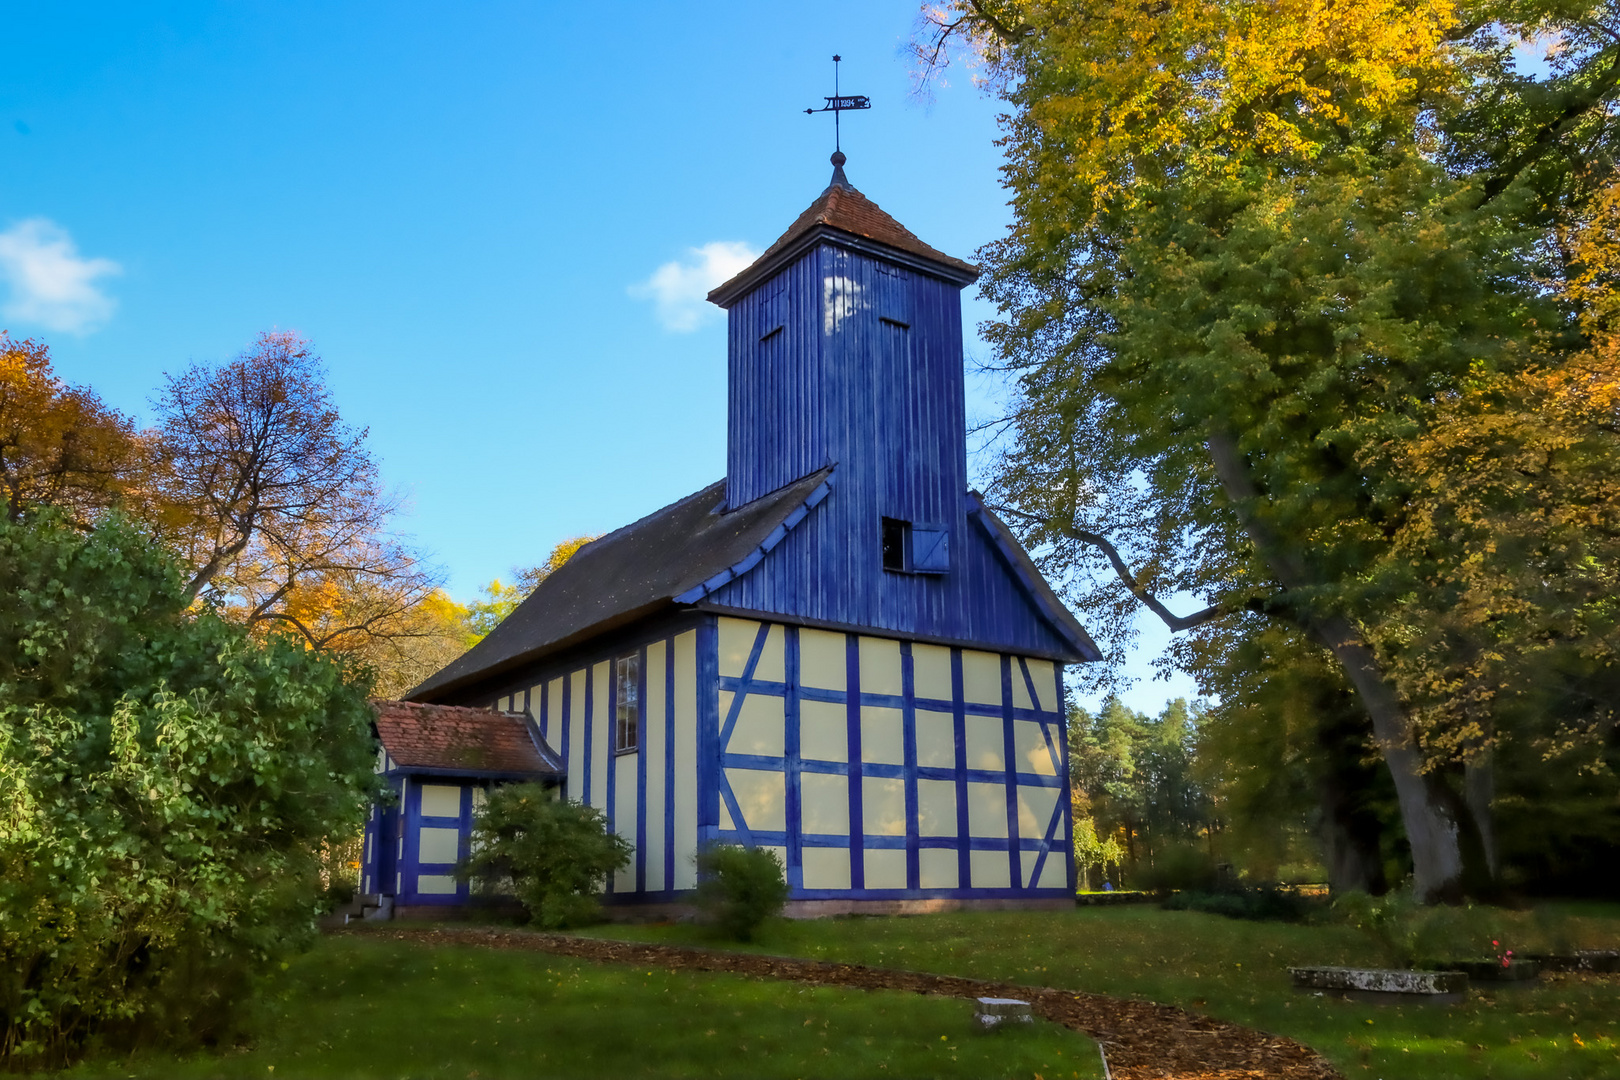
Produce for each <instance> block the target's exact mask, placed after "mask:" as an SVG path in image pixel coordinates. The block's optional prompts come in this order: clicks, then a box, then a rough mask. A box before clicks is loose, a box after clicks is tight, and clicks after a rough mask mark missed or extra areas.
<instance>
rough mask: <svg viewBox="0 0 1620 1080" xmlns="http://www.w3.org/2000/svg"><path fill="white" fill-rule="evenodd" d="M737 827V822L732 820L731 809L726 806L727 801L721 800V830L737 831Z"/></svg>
mask: <svg viewBox="0 0 1620 1080" xmlns="http://www.w3.org/2000/svg"><path fill="white" fill-rule="evenodd" d="M736 827H737V823H736V822H735V821H732V820H731V808H730V807H729V806H727V805H726V800H724V799H721V800H720V828H722V829H735V828H736Z"/></svg>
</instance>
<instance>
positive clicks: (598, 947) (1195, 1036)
mask: <svg viewBox="0 0 1620 1080" xmlns="http://www.w3.org/2000/svg"><path fill="white" fill-rule="evenodd" d="M357 932H358V933H364V934H365V935H367V936H369V937H383V938H393V939H395V940H399V941H415V942H421V943H423V944H429V945H482V946H486V947H488V948H494V949H528V950H533V951H535V952H545V953H555V954H557V955H560V956H573V957H578V958H580V959H584V960H605V961H609V962H613V963H627V964H637V965H651V966H653V967H663V968H666V969H674V968H685V969H690V970H696V971H725V972H731V973H734V974H738V975H753V976H757V977H760V978H768V979H790V980H793V981H796V982H806V983H814V984H817V985H820V986H853V987H857V988H859V989H862V990H911V991H915V992H916V993H919V994H940V995H943V996H947V997H961V998H976V997H1015V998H1020V999H1022V1000H1024V1001H1028V1002H1029V1003H1030V1005H1031V1006H1032V1007H1033V1009H1034V1011H1035V1014H1036V1015H1037V1016H1041V1017H1044V1018H1045V1019H1047V1020H1052V1021H1055V1022H1057V1023H1059V1024H1062V1025H1063V1026H1065V1027H1068V1028H1072V1029H1073V1030H1075V1031H1083V1032H1085V1033H1086V1034H1087V1035H1090V1036H1091V1037H1092V1038H1094V1039H1096V1040H1098V1041H1099V1042H1101V1043H1102V1044H1103V1047H1104V1048H1105V1049H1106V1051H1107V1055H1108V1067H1109V1070H1110V1071H1111V1072H1112V1074H1113V1076H1114V1077H1115V1080H1150V1078H1152V1080H1160V1078H1174V1080H1254V1078H1258V1077H1265V1078H1267V1080H1271V1078H1277V1080H1342V1078H1341V1077H1340V1075H1339V1073H1338V1072H1336V1071H1335V1070H1334V1069H1333V1067H1332V1066H1331V1065H1329V1064H1328V1063H1327V1062H1326V1061H1325V1060H1323V1058H1322V1057H1321V1056H1320V1055H1319V1054H1317V1053H1316V1052H1315V1051H1314V1050H1311V1049H1309V1048H1307V1047H1305V1046H1302V1045H1300V1044H1299V1043H1297V1042H1294V1041H1293V1040H1292V1039H1285V1038H1282V1037H1280V1036H1276V1035H1268V1034H1266V1033H1265V1032H1262V1031H1256V1030H1254V1029H1253V1028H1246V1027H1242V1026H1240V1025H1238V1024H1229V1023H1227V1022H1226V1021H1224V1020H1216V1019H1213V1018H1211V1017H1208V1016H1200V1015H1198V1014H1197V1013H1191V1012H1188V1011H1186V1010H1185V1009H1178V1008H1175V1007H1174V1006H1171V1005H1155V1004H1153V1003H1152V1002H1148V1001H1131V1000H1129V999H1126V998H1114V997H1105V996H1103V995H1102V994H1076V993H1073V992H1072V991H1068V990H1054V989H1052V988H1050V987H1041V986H1022V985H1019V984H1017V983H1005V982H991V981H989V980H986V979H964V978H958V977H956V976H952V975H927V974H923V973H922V972H916V971H895V970H891V969H889V968H874V967H865V966H863V965H861V964H834V963H826V962H823V961H819V960H792V959H788V958H785V957H778V956H758V955H754V954H751V953H735V952H722V951H718V950H709V949H692V948H682V947H677V946H671V945H644V944H639V943H635V942H626V941H602V940H599V939H595V938H579V937H572V936H569V935H567V934H542V933H534V932H531V931H526V930H504V929H494V928H484V927H478V928H472V927H447V926H431V927H420V928H417V927H402V926H400V925H398V924H394V925H392V926H389V927H388V928H386V929H384V928H382V927H367V928H366V929H365V930H363V931H357Z"/></svg>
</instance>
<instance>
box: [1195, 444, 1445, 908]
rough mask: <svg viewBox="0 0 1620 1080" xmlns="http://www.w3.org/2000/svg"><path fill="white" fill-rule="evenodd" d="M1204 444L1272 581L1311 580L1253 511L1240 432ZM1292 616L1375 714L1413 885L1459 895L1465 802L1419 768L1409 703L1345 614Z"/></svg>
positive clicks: (1286, 584) (1302, 583)
mask: <svg viewBox="0 0 1620 1080" xmlns="http://www.w3.org/2000/svg"><path fill="white" fill-rule="evenodd" d="M1208 447H1209V455H1210V461H1211V463H1212V464H1213V465H1214V466H1215V475H1216V477H1217V478H1218V479H1219V481H1220V484H1221V487H1222V489H1223V490H1224V491H1225V493H1226V496H1227V498H1229V499H1230V500H1231V501H1232V505H1233V506H1234V507H1235V508H1236V509H1237V511H1238V514H1239V517H1240V519H1241V520H1242V522H1243V526H1244V529H1245V530H1246V531H1247V532H1248V534H1249V539H1250V541H1251V542H1253V544H1254V545H1255V549H1256V550H1257V551H1258V552H1259V553H1260V556H1261V558H1262V559H1264V560H1265V562H1266V565H1267V567H1268V568H1269V569H1270V570H1271V573H1272V574H1273V575H1274V576H1275V577H1276V579H1277V581H1278V582H1279V583H1280V584H1281V585H1282V587H1283V588H1284V589H1286V590H1304V589H1307V588H1309V587H1310V586H1311V585H1312V584H1315V583H1314V582H1313V581H1311V578H1310V574H1309V573H1308V572H1307V569H1306V566H1305V562H1304V560H1303V559H1302V558H1300V556H1299V554H1298V552H1297V550H1296V549H1295V548H1294V547H1293V546H1292V545H1290V544H1288V543H1287V542H1285V541H1283V540H1282V539H1281V538H1279V537H1278V536H1276V535H1275V534H1274V533H1273V532H1272V530H1271V528H1270V526H1269V525H1268V524H1267V523H1266V522H1265V521H1264V520H1263V519H1262V518H1261V517H1260V516H1259V515H1258V514H1257V513H1256V511H1257V510H1258V508H1259V506H1260V505H1261V504H1262V502H1263V501H1264V497H1263V496H1262V494H1261V492H1260V490H1259V488H1258V487H1256V485H1255V483H1254V481H1253V479H1252V478H1251V477H1250V476H1249V472H1248V466H1247V464H1246V462H1245V461H1244V460H1243V454H1242V452H1241V451H1240V450H1239V449H1238V445H1237V440H1236V439H1235V438H1233V437H1232V436H1231V435H1230V434H1227V433H1225V432H1216V433H1213V434H1212V435H1211V436H1210V438H1209V442H1208ZM1296 624H1297V625H1299V626H1300V628H1301V629H1302V630H1304V631H1305V633H1306V635H1307V636H1308V637H1309V638H1310V639H1311V640H1312V641H1314V642H1316V643H1317V644H1318V645H1321V646H1322V647H1323V648H1325V649H1327V650H1328V651H1329V652H1331V653H1332V654H1333V657H1334V659H1336V660H1337V661H1338V662H1339V665H1340V667H1342V668H1343V669H1344V673H1345V677H1346V678H1348V679H1349V680H1350V685H1351V686H1353V687H1355V689H1356V694H1357V696H1358V697H1359V698H1360V699H1361V704H1362V707H1363V708H1364V709H1366V711H1367V716H1368V718H1369V719H1370V720H1371V721H1372V726H1373V734H1374V736H1375V737H1376V738H1377V740H1378V746H1379V748H1380V750H1381V751H1382V752H1383V755H1384V764H1385V765H1387V766H1388V767H1389V774H1390V777H1391V779H1393V780H1394V781H1395V795H1396V798H1397V800H1398V801H1399V803H1400V808H1401V822H1402V824H1404V825H1405V826H1406V838H1407V841H1408V842H1409V843H1410V844H1411V847H1412V877H1413V882H1412V887H1413V890H1414V891H1415V892H1416V893H1417V896H1418V899H1419V900H1420V901H1421V902H1423V903H1426V904H1432V903H1438V902H1455V901H1458V900H1460V899H1462V897H1463V893H1464V878H1463V871H1464V867H1463V840H1462V835H1461V826H1460V818H1459V815H1458V813H1457V811H1458V810H1460V809H1462V804H1461V802H1460V800H1457V799H1455V798H1451V797H1448V796H1449V794H1450V793H1449V789H1447V788H1446V787H1445V783H1444V781H1443V780H1442V779H1441V778H1440V777H1438V776H1435V775H1425V774H1424V772H1423V758H1422V755H1420V754H1419V753H1418V750H1417V746H1416V744H1415V743H1414V741H1413V738H1412V727H1411V724H1410V722H1409V721H1408V718H1407V716H1406V710H1405V708H1404V707H1403V706H1402V704H1401V701H1400V698H1399V697H1398V696H1397V695H1396V693H1395V689H1394V687H1392V686H1391V685H1390V684H1389V681H1388V680H1387V679H1386V678H1385V677H1384V673H1383V671H1382V670H1381V669H1380V668H1379V666H1378V661H1377V658H1376V657H1375V656H1373V652H1372V649H1370V648H1368V646H1367V644H1366V643H1365V642H1364V641H1362V639H1361V633H1360V631H1359V630H1358V629H1357V628H1356V626H1355V625H1354V624H1353V623H1352V622H1351V621H1350V620H1349V619H1348V618H1346V617H1344V616H1343V615H1317V614H1314V613H1307V612H1301V613H1298V614H1297V618H1296Z"/></svg>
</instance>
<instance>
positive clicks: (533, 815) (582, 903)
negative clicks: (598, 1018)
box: [460, 784, 635, 930]
mask: <svg viewBox="0 0 1620 1080" xmlns="http://www.w3.org/2000/svg"><path fill="white" fill-rule="evenodd" d="M472 850H473V854H472V855H471V856H470V857H469V858H468V859H467V861H466V862H465V863H464V864H463V865H462V867H461V870H460V873H461V876H462V877H463V878H468V879H471V880H473V881H475V882H476V883H477V884H478V886H479V888H480V891H482V892H484V893H485V894H494V895H500V894H509V895H512V896H515V897H516V898H517V900H518V902H519V903H521V904H522V905H523V907H524V908H525V909H526V910H527V911H528V913H529V917H530V918H531V919H533V920H534V921H535V922H537V923H539V924H540V925H541V926H543V927H545V928H546V929H548V930H556V929H560V928H563V927H568V926H581V925H584V924H586V923H590V922H594V921H595V920H596V919H597V918H599V917H600V905H599V902H598V900H597V895H598V894H599V893H600V892H601V891H602V886H603V882H604V881H605V879H606V878H607V875H609V874H611V873H613V872H614V871H615V870H617V869H618V868H619V867H621V866H623V865H624V864H625V863H626V862H628V861H629V859H630V854H631V852H632V851H634V850H635V849H634V848H633V847H632V845H631V844H630V842H629V841H628V840H626V839H624V837H622V836H618V835H615V834H614V833H610V832H608V829H607V819H606V818H605V817H603V816H602V813H601V811H599V810H597V809H595V808H594V807H590V806H586V805H584V804H582V803H577V802H569V801H568V800H566V799H559V798H557V797H555V796H554V795H553V793H552V791H551V790H550V789H548V788H545V787H542V786H541V785H539V784H512V785H509V786H507V787H502V788H497V789H495V791H493V792H491V793H490V796H489V802H488V803H487V804H486V805H485V807H484V811H483V813H482V814H480V815H479V817H478V821H477V823H476V824H475V825H474V826H473V836H472Z"/></svg>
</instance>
